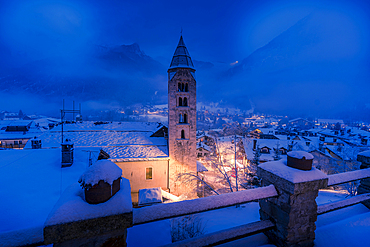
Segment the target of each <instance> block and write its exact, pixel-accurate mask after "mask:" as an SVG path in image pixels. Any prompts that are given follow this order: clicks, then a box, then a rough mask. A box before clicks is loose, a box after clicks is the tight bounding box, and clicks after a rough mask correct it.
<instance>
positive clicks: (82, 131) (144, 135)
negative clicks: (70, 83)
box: [26, 122, 168, 161]
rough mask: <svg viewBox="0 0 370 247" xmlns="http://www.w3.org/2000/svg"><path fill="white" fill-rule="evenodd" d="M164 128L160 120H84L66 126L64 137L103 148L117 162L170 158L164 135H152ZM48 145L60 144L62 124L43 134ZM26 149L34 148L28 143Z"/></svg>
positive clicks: (51, 146) (77, 142)
mask: <svg viewBox="0 0 370 247" xmlns="http://www.w3.org/2000/svg"><path fill="white" fill-rule="evenodd" d="M161 127H163V125H162V124H159V123H142V122H112V123H111V122H109V123H106V124H98V125H96V124H94V122H83V123H76V124H65V125H64V133H63V134H64V139H70V140H71V142H72V143H73V144H74V147H81V148H85V149H87V150H88V149H90V148H102V149H103V150H104V151H105V152H107V153H108V154H109V155H110V158H111V159H112V160H115V161H124V160H126V159H148V158H149V159H153V158H166V157H168V149H167V141H166V139H165V138H164V137H151V135H152V134H153V133H155V132H156V131H157V130H158V129H160V128H161ZM39 138H40V139H41V141H42V146H43V147H45V148H56V147H60V142H61V126H60V125H59V126H57V127H55V128H53V129H52V130H50V131H47V132H45V133H44V134H42V135H40V136H39ZM26 148H31V144H30V143H27V145H26Z"/></svg>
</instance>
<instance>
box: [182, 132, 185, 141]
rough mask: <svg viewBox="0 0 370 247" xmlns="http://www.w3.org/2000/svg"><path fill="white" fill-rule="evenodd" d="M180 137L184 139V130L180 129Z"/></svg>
mask: <svg viewBox="0 0 370 247" xmlns="http://www.w3.org/2000/svg"><path fill="white" fill-rule="evenodd" d="M181 139H185V130H181Z"/></svg>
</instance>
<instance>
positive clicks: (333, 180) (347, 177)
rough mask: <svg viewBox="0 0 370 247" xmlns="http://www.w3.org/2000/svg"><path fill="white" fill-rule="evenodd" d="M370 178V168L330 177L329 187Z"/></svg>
mask: <svg viewBox="0 0 370 247" xmlns="http://www.w3.org/2000/svg"><path fill="white" fill-rule="evenodd" d="M368 177H370V168H367V169H361V170H356V171H350V172H343V173H338V174H333V175H329V176H328V178H329V181H328V186H333V185H338V184H343V183H347V182H352V181H355V180H359V179H363V178H368Z"/></svg>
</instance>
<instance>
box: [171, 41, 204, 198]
mask: <svg viewBox="0 0 370 247" xmlns="http://www.w3.org/2000/svg"><path fill="white" fill-rule="evenodd" d="M167 72H168V147H169V156H170V190H171V193H174V194H177V195H180V194H183V193H191V190H192V189H194V188H187V187H186V186H185V185H184V184H183V183H182V182H181V179H178V177H179V175H180V174H182V173H193V174H194V173H196V172H197V165H196V114H197V110H196V81H195V69H194V65H193V62H192V60H191V57H190V55H189V52H188V50H187V48H186V46H185V43H184V40H183V38H182V36H181V37H180V41H179V44H178V45H177V48H176V50H175V53H174V55H173V57H172V61H171V64H170V67H169V69H168V71H167Z"/></svg>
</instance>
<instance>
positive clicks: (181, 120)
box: [179, 113, 184, 123]
mask: <svg viewBox="0 0 370 247" xmlns="http://www.w3.org/2000/svg"><path fill="white" fill-rule="evenodd" d="M183 122H184V119H183V117H182V114H181V113H180V114H179V123H183Z"/></svg>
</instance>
